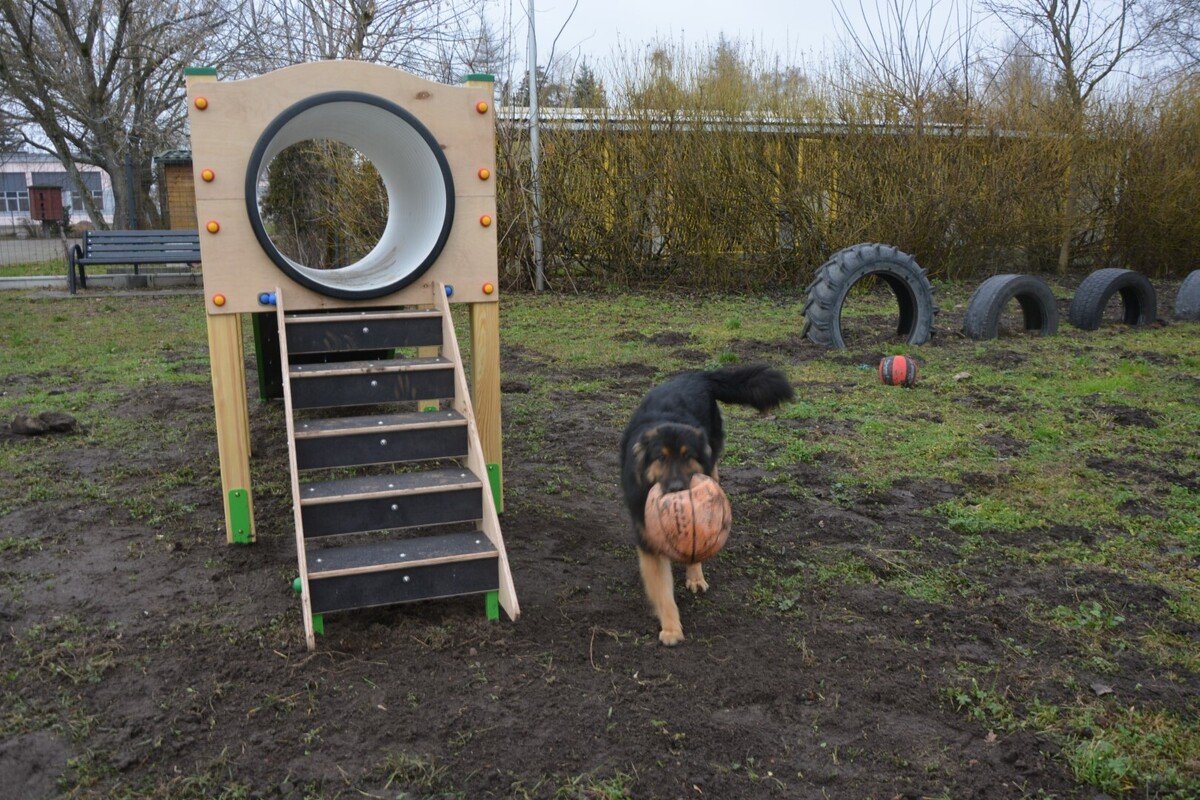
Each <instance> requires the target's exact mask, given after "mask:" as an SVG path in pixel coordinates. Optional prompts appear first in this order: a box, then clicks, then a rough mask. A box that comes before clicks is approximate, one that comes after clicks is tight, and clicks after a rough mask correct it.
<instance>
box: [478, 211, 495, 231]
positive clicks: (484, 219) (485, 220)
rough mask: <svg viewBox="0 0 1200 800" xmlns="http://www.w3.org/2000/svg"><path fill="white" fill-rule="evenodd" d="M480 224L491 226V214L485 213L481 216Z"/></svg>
mask: <svg viewBox="0 0 1200 800" xmlns="http://www.w3.org/2000/svg"><path fill="white" fill-rule="evenodd" d="M479 224H480V225H482V226H483V227H485V228H490V227H491V225H492V218H491V217H490V216H488V215H487V214H484V215H483V216H482V217H480V218H479Z"/></svg>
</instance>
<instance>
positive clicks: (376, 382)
mask: <svg viewBox="0 0 1200 800" xmlns="http://www.w3.org/2000/svg"><path fill="white" fill-rule="evenodd" d="M371 385H372V386H378V385H379V381H371Z"/></svg>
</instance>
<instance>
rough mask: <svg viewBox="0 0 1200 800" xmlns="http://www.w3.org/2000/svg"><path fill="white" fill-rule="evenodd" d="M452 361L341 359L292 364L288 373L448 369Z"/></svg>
mask: <svg viewBox="0 0 1200 800" xmlns="http://www.w3.org/2000/svg"><path fill="white" fill-rule="evenodd" d="M452 366H453V363H452V362H451V361H450V360H449V359H446V358H442V357H441V356H433V357H431V358H381V359H375V360H372V361H341V362H331V363H328V364H293V365H292V366H291V367H289V369H288V375H289V376H291V377H293V378H307V377H310V376H312V377H318V376H319V377H329V376H331V375H365V374H371V373H377V372H411V371H416V370H427V369H448V368H450V367H452Z"/></svg>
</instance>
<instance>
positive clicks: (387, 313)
mask: <svg viewBox="0 0 1200 800" xmlns="http://www.w3.org/2000/svg"><path fill="white" fill-rule="evenodd" d="M441 315H442V312H440V311H430V310H428V309H411V310H407V311H406V310H404V309H398V308H377V309H373V310H371V311H328V312H322V313H319V314H299V313H297V314H284V317H283V318H284V319H285V320H286V321H287V324H289V325H293V324H296V323H300V324H305V323H309V322H366V321H369V320H375V319H414V318H423V317H440V316H441Z"/></svg>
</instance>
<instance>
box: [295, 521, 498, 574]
mask: <svg viewBox="0 0 1200 800" xmlns="http://www.w3.org/2000/svg"><path fill="white" fill-rule="evenodd" d="M495 557H496V548H495V547H493V546H492V542H491V540H489V539H488V538H487V536H485V535H484V533H483V531H459V532H456V533H442V534H435V535H433V536H420V537H416V538H412V539H399V540H397V539H387V540H384V541H375V542H367V543H365V544H356V545H349V546H347V547H326V548H323V549H320V550H312V551H310V552H309V554H308V562H309V566H310V567H311V569H312V571H311V572H310V573H309V578H310V579H311V580H317V579H321V580H324V579H326V578H336V577H339V576H342V575H358V574H362V573H364V572H387V571H389V570H395V569H406V568H412V567H424V566H429V565H430V564H445V563H449V562H451V561H470V560H472V559H476V558H495Z"/></svg>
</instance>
